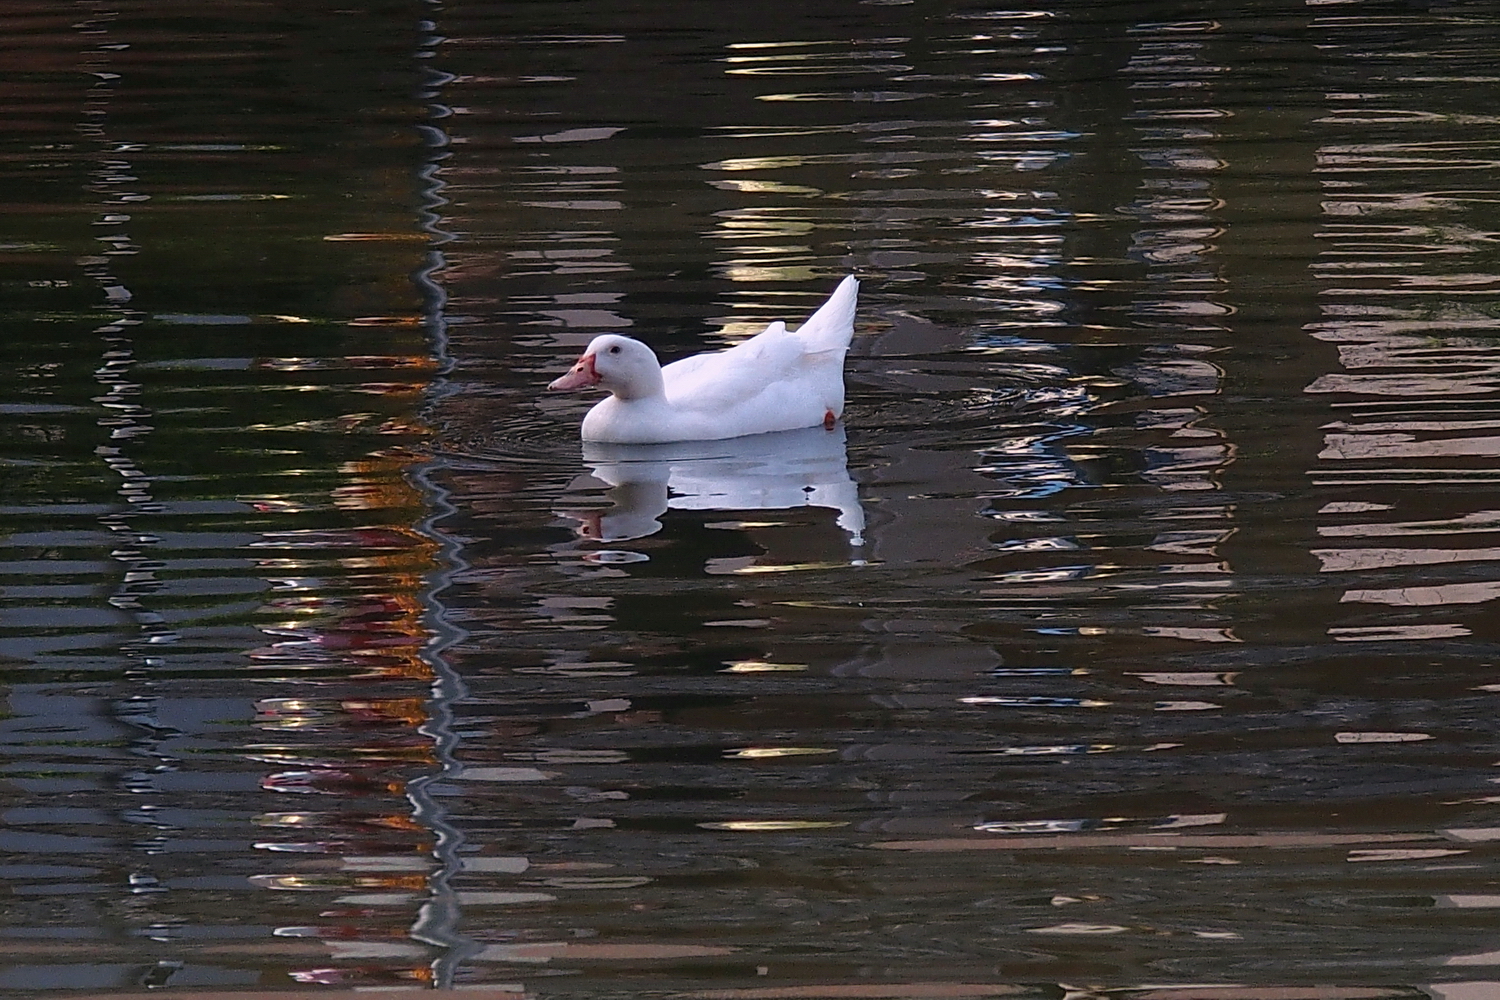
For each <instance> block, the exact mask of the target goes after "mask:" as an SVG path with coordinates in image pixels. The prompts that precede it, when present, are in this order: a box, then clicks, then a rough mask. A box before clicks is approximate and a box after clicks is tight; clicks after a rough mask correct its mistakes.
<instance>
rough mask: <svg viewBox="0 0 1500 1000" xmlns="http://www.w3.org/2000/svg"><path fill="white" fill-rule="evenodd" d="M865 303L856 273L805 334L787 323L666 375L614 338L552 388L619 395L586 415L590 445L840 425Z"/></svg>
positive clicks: (644, 350)
mask: <svg viewBox="0 0 1500 1000" xmlns="http://www.w3.org/2000/svg"><path fill="white" fill-rule="evenodd" d="M858 296H859V282H858V281H856V280H855V279H854V276H853V275H850V276H849V277H847V278H845V279H844V280H843V281H842V282H840V283H839V286H838V288H836V289H834V291H833V294H832V295H831V296H829V298H828V301H827V302H825V303H823V304H822V305H821V306H820V307H818V311H817V312H815V313H813V314H812V316H810V317H808V320H807V322H806V323H803V324H802V326H801V327H800V328H798V330H797V331H796V332H795V333H793V332H791V331H789V330H788V329H787V328H786V324H785V323H783V322H781V321H780V320H777V321H776V322H775V323H772V324H771V325H770V326H768V327H766V328H765V330H763V331H761V332H760V333H758V334H756V335H755V336H754V337H751V338H750V339H749V340H747V341H745V342H744V343H742V344H736V345H735V346H734V347H731V348H728V349H727V350H723V351H716V352H712V353H709V354H697V355H694V356H693V357H690V358H683V359H682V360H681V361H674V362H672V363H671V364H669V365H667V366H666V367H665V368H663V367H662V366H661V364H660V362H658V361H657V360H656V354H655V353H654V352H653V351H652V350H651V348H649V347H647V346H646V345H645V344H643V343H641V342H640V341H639V340H632V339H631V338H629V337H622V336H620V335H619V334H613V333H608V334H605V335H604V336H602V337H595V338H594V340H593V342H592V343H590V344H589V346H588V349H587V350H585V351H584V352H583V357H581V358H579V359H578V363H577V364H575V365H574V366H573V367H572V368H571V369H570V370H569V371H568V373H567V374H566V375H564V376H563V377H562V378H560V379H558V380H557V381H555V382H553V383H552V384H551V385H550V386H549V387H548V388H551V389H582V388H586V387H593V386H598V387H599V388H601V389H607V390H609V392H610V395H609V396H608V397H606V398H605V399H603V400H601V401H600V402H599V403H597V404H596V405H595V406H594V408H593V409H592V410H590V411H589V412H588V415H587V416H586V417H584V418H583V428H582V434H583V439H584V440H585V441H600V442H605V443H609V444H660V443H664V442H668V441H716V440H719V439H722V438H733V437H742V436H744V435H746V434H764V433H767V432H769V431H786V430H794V429H796V428H798V427H813V426H816V425H818V424H823V425H825V426H827V427H830V428H831V427H833V425H834V422H835V421H837V420H838V418H839V417H840V415H842V414H843V412H844V355H845V354H846V353H847V352H848V350H849V341H850V339H851V338H852V337H853V336H854V307H855V303H856V300H857V299H858Z"/></svg>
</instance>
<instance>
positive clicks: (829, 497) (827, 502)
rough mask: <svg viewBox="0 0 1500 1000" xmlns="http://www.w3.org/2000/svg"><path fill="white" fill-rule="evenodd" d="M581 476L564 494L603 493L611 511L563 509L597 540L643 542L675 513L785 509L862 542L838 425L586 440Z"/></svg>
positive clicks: (862, 518)
mask: <svg viewBox="0 0 1500 1000" xmlns="http://www.w3.org/2000/svg"><path fill="white" fill-rule="evenodd" d="M583 459H584V462H586V463H587V464H588V465H589V466H590V467H591V468H592V470H593V471H592V472H591V473H590V474H589V475H588V476H584V477H581V478H580V479H579V480H577V481H575V482H574V483H573V484H572V486H571V487H570V489H572V490H577V489H583V488H590V487H594V488H597V486H598V485H599V484H601V483H602V484H603V485H604V486H605V487H607V488H608V492H607V494H606V495H607V496H608V498H609V499H610V501H611V502H612V503H613V504H614V506H613V507H610V508H608V509H605V510H602V511H597V510H596V511H585V510H564V511H559V513H561V514H563V515H564V516H565V517H569V518H572V519H573V520H575V521H577V522H578V526H577V528H576V529H575V530H577V532H578V534H579V535H580V536H581V537H583V538H585V539H588V540H589V541H596V542H618V541H626V540H629V539H632V538H644V537H645V536H647V535H652V534H655V533H656V532H658V531H660V530H661V521H659V520H658V518H659V517H660V516H661V515H662V514H664V513H665V512H666V511H667V510H668V509H676V510H726V511H727V510H787V509H791V508H795V507H828V508H832V509H833V510H836V511H838V525H839V527H841V528H843V529H844V531H845V532H847V533H848V535H849V544H850V545H855V546H859V545H863V544H864V528H865V515H864V510H863V509H862V508H861V507H860V504H859V490H858V487H857V486H856V485H855V482H854V480H853V479H852V478H851V477H850V476H849V459H848V453H847V450H846V444H845V437H844V428H843V427H842V426H838V427H835V428H833V429H832V430H825V429H824V428H822V427H805V428H802V429H800V430H794V431H779V432H776V433H773V434H754V435H750V436H747V437H740V438H730V439H727V440H722V441H682V442H675V443H671V444H651V445H622V444H603V443H599V442H585V444H584V450H583Z"/></svg>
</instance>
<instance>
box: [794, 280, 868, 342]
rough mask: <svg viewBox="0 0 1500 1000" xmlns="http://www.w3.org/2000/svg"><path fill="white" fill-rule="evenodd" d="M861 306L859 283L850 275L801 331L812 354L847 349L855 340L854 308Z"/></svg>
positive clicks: (800, 333)
mask: <svg viewBox="0 0 1500 1000" xmlns="http://www.w3.org/2000/svg"><path fill="white" fill-rule="evenodd" d="M858 304H859V282H858V281H857V280H856V279H855V277H854V275H852V274H851V275H849V277H847V278H845V279H844V280H843V281H841V282H839V287H837V288H835V289H834V290H833V294H832V295H830V296H829V297H828V301H827V302H824V303H823V304H822V305H821V306H819V307H818V311H817V312H815V313H813V314H812V315H811V316H809V317H808V318H807V322H806V323H803V324H802V325H801V326H800V327H798V328H797V334H796V335H797V337H798V339H800V340H801V341H802V342H803V343H805V344H806V345H807V351H808V352H809V353H813V352H818V351H833V350H844V349H846V348H848V346H849V341H850V340H851V339H852V338H853V337H854V309H855V307H856V306H857V305H858Z"/></svg>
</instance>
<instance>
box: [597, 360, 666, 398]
mask: <svg viewBox="0 0 1500 1000" xmlns="http://www.w3.org/2000/svg"><path fill="white" fill-rule="evenodd" d="M631 375H632V378H631V379H630V380H629V381H628V382H626V381H621V382H619V383H617V384H612V385H609V386H607V388H608V389H609V391H610V392H612V393H613V394H614V397H615V398H616V399H618V400H620V401H621V402H625V403H630V402H634V401H636V400H644V399H652V398H658V397H659V398H665V397H666V394H667V384H666V382H664V381H663V380H662V377H661V368H659V367H657V368H651V369H648V370H645V371H635V372H632V373H631Z"/></svg>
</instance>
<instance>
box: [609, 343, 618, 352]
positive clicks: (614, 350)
mask: <svg viewBox="0 0 1500 1000" xmlns="http://www.w3.org/2000/svg"><path fill="white" fill-rule="evenodd" d="M609 353H611V354H619V353H620V345H619V344H616V345H615V346H614V347H611V348H610V349H609Z"/></svg>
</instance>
